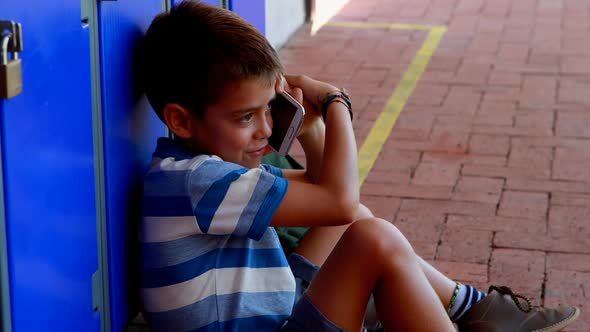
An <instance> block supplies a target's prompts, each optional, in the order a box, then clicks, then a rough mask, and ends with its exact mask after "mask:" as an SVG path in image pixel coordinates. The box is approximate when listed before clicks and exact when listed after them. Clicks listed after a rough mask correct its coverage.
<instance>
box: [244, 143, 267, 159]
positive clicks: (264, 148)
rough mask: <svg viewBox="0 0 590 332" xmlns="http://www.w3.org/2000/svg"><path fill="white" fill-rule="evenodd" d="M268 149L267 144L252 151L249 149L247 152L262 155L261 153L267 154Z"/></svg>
mask: <svg viewBox="0 0 590 332" xmlns="http://www.w3.org/2000/svg"><path fill="white" fill-rule="evenodd" d="M269 149H270V146H269V145H268V144H267V145H265V146H263V147H261V148H260V149H257V150H254V151H250V152H248V153H249V154H253V155H261V156H262V155H265V154H267V153H268V152H267V151H268V150H269Z"/></svg>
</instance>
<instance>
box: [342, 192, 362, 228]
mask: <svg viewBox="0 0 590 332" xmlns="http://www.w3.org/2000/svg"><path fill="white" fill-rule="evenodd" d="M359 204H360V202H359V198H358V197H343V198H342V199H341V200H340V202H339V206H338V210H339V211H340V213H341V216H342V219H343V221H344V224H349V223H351V222H353V221H354V220H355V218H356V215H357V211H358V208H359Z"/></svg>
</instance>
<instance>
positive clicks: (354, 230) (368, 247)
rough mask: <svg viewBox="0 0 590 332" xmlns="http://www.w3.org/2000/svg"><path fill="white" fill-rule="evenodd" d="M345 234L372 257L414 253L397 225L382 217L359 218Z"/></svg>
mask: <svg viewBox="0 0 590 332" xmlns="http://www.w3.org/2000/svg"><path fill="white" fill-rule="evenodd" d="M345 235H346V237H347V238H349V239H350V241H351V242H352V243H353V245H354V246H355V247H357V248H359V250H364V251H366V254H367V255H370V256H372V257H375V256H381V255H384V256H391V255H396V256H397V257H402V256H406V255H414V250H413V249H412V246H411V245H410V243H409V242H408V240H407V239H406V238H405V237H404V235H403V234H402V233H401V232H400V231H399V230H398V229H397V227H395V226H394V225H393V224H391V223H390V222H388V221H386V220H383V219H380V218H366V219H361V220H357V221H356V222H354V223H353V224H352V225H351V226H350V227H349V228H348V230H347V231H346V234H345Z"/></svg>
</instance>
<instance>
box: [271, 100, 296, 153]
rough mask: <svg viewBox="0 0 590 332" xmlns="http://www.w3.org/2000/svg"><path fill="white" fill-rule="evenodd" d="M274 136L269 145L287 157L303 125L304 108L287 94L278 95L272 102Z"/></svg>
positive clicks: (272, 135)
mask: <svg viewBox="0 0 590 332" xmlns="http://www.w3.org/2000/svg"><path fill="white" fill-rule="evenodd" d="M270 106H271V110H270V114H271V116H272V122H273V127H272V134H271V135H270V137H269V138H268V143H269V144H270V146H271V147H272V148H273V150H274V151H275V152H277V153H278V154H279V155H281V156H285V155H287V153H288V152H289V149H290V148H291V145H292V144H293V141H294V140H295V138H296V137H297V133H298V132H299V129H300V128H301V125H302V124H303V117H304V116H305V110H304V109H303V106H302V105H301V104H300V103H299V102H297V100H295V98H293V97H291V96H290V95H289V94H288V93H287V92H284V91H283V93H281V94H278V95H277V96H276V98H275V99H274V100H273V101H272V102H271V105H270Z"/></svg>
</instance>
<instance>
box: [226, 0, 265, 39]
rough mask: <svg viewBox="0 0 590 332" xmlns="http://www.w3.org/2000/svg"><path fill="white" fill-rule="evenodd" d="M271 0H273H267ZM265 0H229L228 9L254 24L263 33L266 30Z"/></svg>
mask: <svg viewBox="0 0 590 332" xmlns="http://www.w3.org/2000/svg"><path fill="white" fill-rule="evenodd" d="M269 1H273V0H269ZM265 6H266V0H230V1H229V9H230V10H231V11H234V12H235V13H236V14H238V15H240V16H241V17H243V18H244V19H245V20H246V21H248V22H250V23H251V24H252V25H254V26H255V27H256V28H258V30H259V31H260V32H262V33H263V34H264V33H265V31H266V24H265V20H266V9H265V8H266V7H265Z"/></svg>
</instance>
